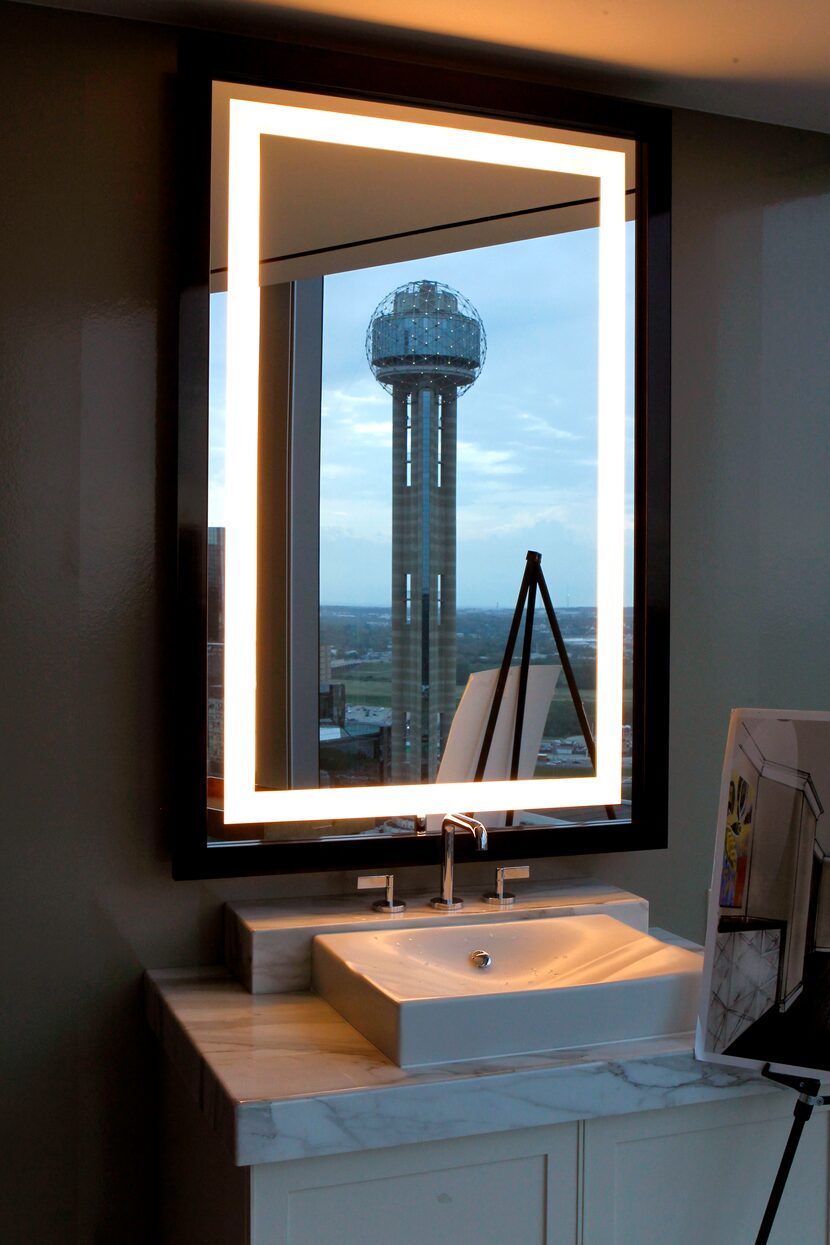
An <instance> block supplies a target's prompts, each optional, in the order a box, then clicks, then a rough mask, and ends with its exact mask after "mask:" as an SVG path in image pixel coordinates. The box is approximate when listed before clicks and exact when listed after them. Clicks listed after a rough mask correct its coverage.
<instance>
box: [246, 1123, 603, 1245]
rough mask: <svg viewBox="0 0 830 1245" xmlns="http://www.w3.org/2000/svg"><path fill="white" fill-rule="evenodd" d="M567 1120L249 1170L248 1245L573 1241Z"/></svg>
mask: <svg viewBox="0 0 830 1245" xmlns="http://www.w3.org/2000/svg"><path fill="white" fill-rule="evenodd" d="M578 1131H579V1126H578V1125H577V1124H564V1125H560V1126H558V1127H556V1128H548V1129H527V1130H522V1131H521V1132H516V1133H498V1134H489V1135H488V1136H486V1137H477V1138H473V1139H470V1140H467V1139H465V1140H462V1141H447V1142H432V1143H430V1144H427V1145H414V1146H400V1147H396V1148H395V1149H390V1150H374V1151H366V1152H364V1153H362V1154H353V1155H346V1156H343V1157H331V1158H320V1159H305V1160H301V1161H299V1162H293V1163H271V1164H265V1165H263V1166H261V1167H256V1168H254V1169H253V1170H252V1173H251V1211H252V1214H251V1237H250V1240H251V1245H391V1243H394V1245H425V1243H426V1242H429V1243H430V1245H465V1242H467V1241H469V1242H475V1245H506V1243H508V1242H509V1245H576V1241H577V1184H578V1181H577V1175H578V1172H577V1163H578V1153H579V1148H578Z"/></svg>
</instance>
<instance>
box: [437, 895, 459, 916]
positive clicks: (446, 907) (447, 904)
mask: <svg viewBox="0 0 830 1245" xmlns="http://www.w3.org/2000/svg"><path fill="white" fill-rule="evenodd" d="M429 906H430V908H437V909H438V911H439V912H460V911H461V909H462V908H463V907H464V900H463V899H459V898H458V896H457V895H453V897H452V899H441V898H440V896H436V898H435V899H430V901H429Z"/></svg>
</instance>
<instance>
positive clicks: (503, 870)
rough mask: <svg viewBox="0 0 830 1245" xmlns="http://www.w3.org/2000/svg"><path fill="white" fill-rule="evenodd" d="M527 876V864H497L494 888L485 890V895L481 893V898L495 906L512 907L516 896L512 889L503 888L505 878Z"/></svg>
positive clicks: (528, 870)
mask: <svg viewBox="0 0 830 1245" xmlns="http://www.w3.org/2000/svg"><path fill="white" fill-rule="evenodd" d="M529 877H530V867H529V866H528V865H499V866H498V868H497V869H496V888H495V890H492V891H487V893H486V894H485V895H482V899H483V900H484V902H485V903H489V904H492V905H493V906H494V907H496V908H512V907H513V901H514V899H515V898H516V896H515V895H514V894H513V892H512V891H506V890H505V889H504V881H505V878H529Z"/></svg>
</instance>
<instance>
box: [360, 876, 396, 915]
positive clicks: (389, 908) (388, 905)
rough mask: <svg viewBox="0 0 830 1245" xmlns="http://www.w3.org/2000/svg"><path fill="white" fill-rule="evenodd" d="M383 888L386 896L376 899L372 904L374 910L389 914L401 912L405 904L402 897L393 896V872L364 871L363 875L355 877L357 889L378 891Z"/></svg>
mask: <svg viewBox="0 0 830 1245" xmlns="http://www.w3.org/2000/svg"><path fill="white" fill-rule="evenodd" d="M384 888H386V898H385V899H376V900H375V902H374V903H373V904H372V907H373V908H374V910H375V912H386V913H391V914H394V913H396V912H403V911H404V909H405V908H406V904H405V903H404V902H403V900H402V899H396V898H395V875H394V873H365V874H364V875H363V877H360V878H358V879H357V889H358V890H359V891H379V890H383V889H384Z"/></svg>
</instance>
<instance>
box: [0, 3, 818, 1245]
mask: <svg viewBox="0 0 830 1245" xmlns="http://www.w3.org/2000/svg"><path fill="white" fill-rule="evenodd" d="M174 67H175V46H174V32H173V31H171V30H166V29H161V28H151V27H145V26H142V25H141V24H138V23H128V22H124V23H120V22H115V21H108V20H106V19H97V18H88V17H81V16H74V15H67V14H62V13H58V12H54V11H50V10H38V9H27V8H25V7H23V6H18V5H2V6H0V80H2V82H3V85H4V90H3V106H2V108H0V168H2V169H3V194H2V197H0V213H2V217H3V228H2V235H0V236H2V239H3V254H2V268H0V273H1V274H2V277H1V278H0V279H1V280H2V300H0V316H2V326H1V327H0V342H2V355H3V366H2V372H1V373H0V412H2V421H1V423H0V427H2V457H0V463H2V476H0V479H1V480H2V483H1V484H0V523H2V559H3V561H2V579H1V580H0V582H2V586H3V590H2V593H0V610H2V631H0V634H1V635H2V638H3V645H2V652H3V681H2V688H3V706H4V710H5V712H4V715H3V716H4V722H5V724H6V729H5V731H4V737H3V746H2V750H0V760H1V761H2V766H3V777H2V793H3V803H4V817H3V838H2V842H3V856H2V863H3V868H2V874H0V878H1V879H2V881H0V885H1V886H2V903H0V911H2V915H3V921H4V936H3V940H2V946H3V951H4V953H5V957H4V958H5V961H6V965H5V975H4V981H3V1000H4V1008H3V1016H2V1037H3V1047H4V1053H5V1061H4V1062H5V1067H4V1084H5V1097H6V1103H4V1108H3V1110H2V1112H0V1118H2V1122H3V1128H4V1133H5V1135H4V1136H3V1138H2V1150H1V1151H0V1153H2V1155H3V1160H2V1164H1V1165H0V1166H1V1167H2V1170H3V1173H4V1176H6V1177H7V1186H8V1188H7V1191H4V1196H3V1197H2V1198H0V1206H2V1211H0V1237H1V1238H2V1239H3V1240H8V1241H24V1240H25V1241H26V1242H27V1245H41V1243H43V1245H46V1243H49V1245H52V1243H54V1242H61V1243H63V1242H71V1241H76V1240H77V1241H80V1242H96V1243H98V1242H101V1243H104V1242H110V1241H115V1240H117V1241H119V1243H120V1245H130V1243H131V1242H140V1241H153V1240H154V1238H155V1236H156V1232H155V1229H154V1213H155V1212H154V1201H153V1198H154V1194H153V1188H154V1181H155V1157H154V1148H153V1138H154V1128H155V1121H154V1107H153V1095H154V1085H155V1065H154V1059H155V1052H154V1049H153V1046H152V1043H151V1042H149V1041H148V1040H147V1039H146V1038H145V1036H144V1032H143V1027H142V1019H141V1012H140V974H141V971H142V969H143V968H144V967H146V966H164V965H176V964H196V963H203V962H209V961H212V960H215V959H217V958H218V947H219V915H220V909H221V903H222V901H223V900H224V899H225V898H227V897H234V896H252V895H266V894H269V893H271V894H280V893H286V892H287V891H288V890H289V888H290V889H291V890H292V891H293V892H296V890H297V889H298V888H299V889H300V890H301V891H302V890H303V889H305V890H306V891H307V892H309V893H311V892H313V891H315V890H316V891H320V890H329V891H339V890H343V889H346V888H347V887H348V886H350V885H351V882H352V878H351V877H350V876H347V875H340V876H317V877H308V878H303V879H299V880H298V879H291V880H290V882H289V881H280V880H279V879H276V880H275V881H268V880H242V881H238V882H226V883H204V884H203V883H174V882H172V881H171V880H170V877H169V866H168V862H167V858H166V852H165V846H164V807H165V802H166V800H167V780H168V778H169V763H168V760H167V758H168V755H169V748H170V738H169V734H168V732H167V729H166V724H165V718H164V703H165V702H164V695H165V688H166V687H167V686H168V685H169V680H170V678H171V669H170V664H169V657H168V656H167V655H166V650H165V646H164V642H163V639H164V630H165V624H166V619H167V617H168V615H169V608H170V602H171V585H172V573H173V552H174V551H173V530H172V523H173V514H174V498H173V487H174V479H173V464H172V446H173V438H174V422H175V377H174V364H175V359H174V338H173V328H174V323H175V316H176V305H175V291H174V254H173V239H172V218H173V200H172V181H173V158H174V157H173V151H172V130H171V120H172V99H171V87H172V75H173V72H174ZM828 189H830V140H828V139H824V138H817V137H812V136H809V135H803V134H799V133H796V132H793V131H784V130H775V129H769V128H765V127H762V126H758V125H749V124H742V123H740V122H735V121H724V120H720V119H717V118H711V117H704V116H696V115H693V114H681V115H679V116H678V118H677V124H676V140H675V295H674V328H675V404H674V417H675V430H674V448H675V466H674V520H673V524H674V577H673V588H674V602H673V605H674V612H673V624H672V634H673V658H672V662H673V670H672V703H673V710H672V767H671V789H672V797H671V819H670V820H671V825H670V835H671V846H670V848H669V850H668V851H667V852H660V853H650V854H647V855H643V856H638V857H628V858H606V859H604V860H601V861H600V860H597V859H596V858H594V859H589V860H588V861H587V862H583V861H569V862H564V863H562V864H560V865H553V864H541V865H540V866H538V868H537V875H539V874H542V873H544V872H549V873H550V872H554V871H556V870H559V871H567V870H568V869H570V870H571V871H579V870H580V869H581V868H583V867H584V866H585V865H587V867H588V868H590V869H592V870H594V871H596V872H599V873H600V874H602V875H603V876H605V877H606V878H608V879H610V880H617V881H620V882H622V883H624V884H628V885H631V886H632V887H634V888H636V889H638V890H640V891H641V892H642V893H644V894H646V895H647V896H648V897H649V898H650V899H651V900H652V903H653V907H654V913H655V916H656V918H657V919H658V920H659V921H661V922H663V923H665V924H668V925H672V926H674V927H675V928H677V929H679V930H681V931H683V932H686V933H691V934H700V932H701V930H702V916H703V896H704V891H705V888H706V886H707V884H708V874H709V867H710V858H711V844H712V826H713V818H714V813H715V806H716V802H717V791H718V780H719V770H720V761H721V755H722V749H723V743H724V738H725V731H726V720H727V713H728V710H729V708H730V706H731V705H733V704H776V703H777V704H782V705H787V706H803V707H823V708H826V707H828V706H829V705H830V661H828V657H827V651H826V633H827V627H826V623H825V620H826V619H827V617H828V616H830V583H828V571H827V559H826V555H825V552H824V548H823V544H824V539H825V534H826V532H827V530H828V518H829V517H830V513H829V512H830V493H829V492H828V489H827V479H828V475H830V472H828V456H829V455H828V437H827V422H828V421H827V410H828V397H827V395H828V393H830V352H828V350H827V325H828V323H830V271H828V266H829V264H828V242H827V239H828V237H830V200H828V198H827V197H826V196H827V191H828ZM822 195H824V197H823V198H822ZM476 868H477V870H478V872H479V873H482V872H483V868H482V867H480V866H476Z"/></svg>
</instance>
